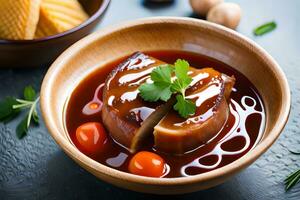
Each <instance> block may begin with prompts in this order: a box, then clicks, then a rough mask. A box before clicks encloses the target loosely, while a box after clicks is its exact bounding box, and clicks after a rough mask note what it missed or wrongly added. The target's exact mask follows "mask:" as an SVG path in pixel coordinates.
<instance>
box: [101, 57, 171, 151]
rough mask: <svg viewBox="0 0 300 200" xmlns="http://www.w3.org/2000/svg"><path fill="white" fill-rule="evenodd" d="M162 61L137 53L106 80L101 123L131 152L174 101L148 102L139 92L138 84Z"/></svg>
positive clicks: (149, 132) (151, 132)
mask: <svg viewBox="0 0 300 200" xmlns="http://www.w3.org/2000/svg"><path fill="white" fill-rule="evenodd" d="M162 64H166V63H164V62H162V61H160V60H157V59H155V58H152V57H149V56H147V55H144V54H142V53H139V52H138V53H135V54H134V55H132V56H131V57H130V58H128V59H127V60H126V61H125V62H123V63H121V64H120V65H119V66H118V67H117V68H116V69H115V70H114V71H113V72H112V73H111V74H110V75H109V77H108V78H107V80H106V83H105V87H104V90H103V107H102V120H103V123H104V125H105V126H106V128H107V129H108V130H109V132H110V135H111V136H112V138H113V139H114V140H115V141H116V142H118V143H119V144H121V145H122V146H124V147H126V148H127V149H128V150H129V151H131V152H135V151H136V149H137V148H138V147H139V145H141V143H142V141H143V140H145V139H146V138H147V136H149V135H150V134H153V127H154V126H155V125H156V124H157V123H158V122H159V121H160V120H161V119H162V117H163V116H164V115H165V114H166V113H167V112H168V111H169V110H170V108H171V107H172V105H173V103H172V101H173V100H171V101H169V102H167V103H165V102H162V101H158V102H155V103H150V102H146V101H144V100H143V99H142V98H141V97H140V96H139V95H138V93H139V91H138V87H139V86H140V85H141V84H142V83H144V82H145V81H146V80H149V79H150V74H151V72H152V70H153V69H154V68H156V67H157V66H159V65H162Z"/></svg>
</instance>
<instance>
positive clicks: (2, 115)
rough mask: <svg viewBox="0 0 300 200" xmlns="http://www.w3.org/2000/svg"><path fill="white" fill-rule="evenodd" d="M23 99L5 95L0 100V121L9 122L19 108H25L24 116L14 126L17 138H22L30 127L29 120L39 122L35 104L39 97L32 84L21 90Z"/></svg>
mask: <svg viewBox="0 0 300 200" xmlns="http://www.w3.org/2000/svg"><path fill="white" fill-rule="evenodd" d="M23 95H24V99H16V98H13V97H6V98H5V99H4V100H2V101H0V122H9V121H11V120H13V119H14V118H15V117H16V116H17V115H18V114H19V113H20V112H21V110H25V109H26V110H27V111H28V113H27V114H26V116H25V117H24V118H23V119H22V120H21V121H20V122H19V124H18V126H17V127H16V133H17V136H18V138H20V139H21V138H23V137H24V136H25V135H26V134H27V132H28V129H29V127H30V124H31V120H33V121H34V122H35V123H36V124H38V123H39V117H38V114H37V104H38V101H39V97H37V95H36V92H35V90H34V89H33V87H32V86H27V87H25V89H24V92H23Z"/></svg>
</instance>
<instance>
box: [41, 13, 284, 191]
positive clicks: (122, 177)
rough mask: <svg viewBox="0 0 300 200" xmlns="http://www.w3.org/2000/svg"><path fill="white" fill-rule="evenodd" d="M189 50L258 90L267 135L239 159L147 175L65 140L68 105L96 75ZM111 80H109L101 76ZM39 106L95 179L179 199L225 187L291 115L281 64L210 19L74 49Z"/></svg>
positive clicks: (142, 25)
mask: <svg viewBox="0 0 300 200" xmlns="http://www.w3.org/2000/svg"><path fill="white" fill-rule="evenodd" d="M153 50H184V51H190V52H196V53H198V54H203V55H206V56H209V57H212V58H214V59H217V60H220V61H222V62H224V63H226V64H228V65H230V66H231V67H233V68H235V69H237V70H238V71H240V72H241V73H242V74H244V75H245V76H246V77H248V79H249V80H250V81H251V82H252V83H253V84H254V85H255V87H256V88H257V89H258V91H259V93H260V94H261V96H262V99H263V102H264V104H265V108H266V118H267V120H266V126H265V131H264V136H263V138H262V139H261V141H260V142H259V144H258V145H257V146H255V147H254V148H253V149H252V150H251V151H250V152H249V153H247V154H246V155H244V156H243V157H241V158H240V159H238V160H236V161H234V162H233V163H230V164H228V165H226V166H224V167H221V168H219V169H215V170H213V171H210V172H207V173H203V174H199V175H195V176H190V177H180V178H149V177H142V176H137V175H133V174H130V173H125V172H121V171H118V170H115V169H113V168H110V167H107V166H105V165H102V164H100V163H98V162H96V161H94V160H93V159H91V158H89V157H87V156H86V155H84V154H83V153H81V152H80V151H79V150H78V149H77V148H76V147H75V146H74V145H73V144H72V143H71V142H70V140H69V139H68V133H67V131H66V129H65V104H66V102H67V100H68V98H69V97H70V95H71V93H72V91H73V90H74V88H75V87H76V86H77V85H78V84H79V82H80V81H81V80H83V79H84V78H85V77H86V76H87V75H88V74H90V73H91V72H93V71H95V70H97V69H99V68H101V67H103V66H105V65H106V64H107V63H109V62H111V61H114V60H116V59H118V58H120V57H123V56H126V55H129V54H131V53H133V52H135V51H153ZM103 76H106V75H103ZM41 108H42V113H43V116H44V119H45V123H46V126H47V128H48V130H49V132H50V134H51V135H52V137H53V138H54V139H55V141H56V142H57V143H58V144H59V146H61V148H62V149H63V150H64V151H65V152H66V153H67V154H68V155H69V156H70V157H71V158H72V159H73V160H75V161H76V162H77V163H78V164H79V165H81V166H82V167H83V168H85V169H86V170H87V171H89V172H90V173H92V174H94V175H95V176H96V177H98V178H100V179H102V180H104V181H107V182H109V183H112V184H114V185H116V186H120V187H123V188H127V189H131V190H135V191H139V192H147V193H156V194H179V193H188V192H193V191H197V190H202V189H206V188H209V187H212V186H215V185H217V184H220V183H222V182H224V181H226V180H227V179H229V178H230V177H232V176H233V175H235V174H236V173H238V172H240V171H241V170H243V169H244V168H246V167H247V166H249V165H250V164H251V163H253V162H254V161H255V160H256V159H257V158H258V157H259V156H261V155H262V154H263V153H264V152H265V151H266V150H267V149H268V148H269V147H270V146H271V145H272V144H273V143H274V142H275V140H276V138H277V137H278V136H279V135H280V133H281V131H282V129H283V128H284V126H285V124H286V122H287V119H288V115H289V111H290V90H289V86H288V82H287V79H286V77H285V75H284V73H283V72H282V70H281V68H280V67H279V66H278V64H277V63H276V61H275V60H274V59H273V58H272V57H271V56H270V55H269V54H268V53H267V52H266V51H265V50H263V49H262V48H261V47H259V46H258V45H257V44H255V43H254V42H253V41H251V40H249V39H247V38H246V37H244V36H242V35H240V34H239V33H237V32H235V31H233V30H230V29H227V28H225V27H223V26H220V25H216V24H212V23H210V22H207V21H202V20H197V19H191V18H178V17H159V18H158V17H157V18H147V19H140V20H136V21H131V22H126V23H123V24H120V25H115V26H112V27H109V28H106V29H102V30H100V31H98V32H96V33H94V34H92V35H90V36H88V37H86V38H84V39H82V40H80V41H79V42H77V43H76V44H74V45H73V46H72V47H70V48H69V49H68V50H66V51H65V52H64V53H63V54H62V55H61V56H60V57H59V58H58V59H57V60H56V61H55V62H54V63H53V64H52V66H51V67H50V69H49V71H48V72H47V74H46V76H45V79H44V81H43V84H42V90H41Z"/></svg>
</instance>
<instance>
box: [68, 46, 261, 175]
mask: <svg viewBox="0 0 300 200" xmlns="http://www.w3.org/2000/svg"><path fill="white" fill-rule="evenodd" d="M147 54H148V55H150V56H153V57H155V58H157V59H159V60H162V61H164V62H167V63H174V62H175V61H176V60H177V59H178V58H181V59H185V60H187V61H188V62H189V63H190V65H191V66H193V67H195V68H206V67H212V68H214V69H215V70H218V71H219V72H221V73H224V74H227V75H228V76H232V75H233V76H234V77H235V78H236V83H235V85H234V90H233V92H232V93H231V96H230V97H231V100H230V104H229V106H230V115H229V118H228V120H227V122H226V124H225V126H224V127H223V129H222V130H221V131H220V132H219V133H218V134H217V135H216V136H215V137H214V138H212V139H211V140H210V141H209V142H208V143H207V144H204V145H202V146H200V147H198V148H197V149H196V150H193V151H191V152H188V153H186V154H184V155H181V156H176V155H169V154H164V153H161V152H158V151H156V150H155V149H154V148H153V138H149V139H148V141H147V144H146V145H145V146H144V147H143V148H142V149H141V150H146V151H151V152H155V153H157V154H159V155H160V156H161V157H162V158H163V159H164V160H165V161H166V163H167V165H168V171H167V172H166V175H165V176H164V177H182V176H190V175H196V174H200V173H204V172H207V171H211V170H213V169H216V168H220V167H222V166H225V165H227V164H229V163H231V162H233V161H235V160H237V159H239V158H240V157H242V156H243V155H245V154H246V153H247V152H249V151H250V150H251V149H252V148H253V147H254V146H255V145H256V144H257V143H258V142H259V140H260V139H261V137H262V133H263V131H264V126H265V112H264V107H263V103H262V101H261V98H260V96H259V94H258V93H257V90H256V89H255V87H254V86H253V84H252V83H251V82H250V81H249V80H248V79H247V78H246V77H245V76H244V75H242V74H241V73H239V72H238V71H236V70H234V69H233V68H231V67H230V66H228V65H226V64H224V63H222V62H220V61H217V60H214V59H212V58H208V57H205V56H202V55H199V54H195V53H189V52H182V51H156V52H147ZM124 59H125V58H122V59H120V60H116V61H114V62H112V63H110V64H108V65H107V66H105V67H104V68H102V69H100V70H97V71H95V72H94V73H92V74H90V75H89V76H88V77H87V78H85V79H84V80H83V81H82V82H81V83H80V84H79V85H78V86H77V88H75V90H74V92H73V93H72V95H71V97H70V99H69V102H68V104H67V109H66V119H65V123H66V127H67V130H68V133H69V135H70V138H71V140H72V141H73V143H74V144H75V145H76V146H77V147H78V148H79V149H80V147H79V145H78V142H77V140H76V136H75V132H76V129H77V127H78V126H80V125H81V124H83V123H85V122H91V121H95V122H101V113H100V112H99V110H98V111H97V109H96V111H91V110H90V109H89V106H95V103H96V104H99V105H100V104H101V99H102V92H101V90H102V86H101V84H103V83H104V82H105V79H106V78H107V76H108V74H109V73H110V72H111V70H113V69H114V68H115V67H117V66H118V65H119V63H121V62H122V61H124ZM94 110H95V109H94ZM81 151H82V150H81ZM82 152H83V153H86V152H84V151H82ZM250 153H251V152H250ZM88 156H89V157H91V158H92V159H94V160H96V161H98V162H100V163H102V164H104V165H106V166H109V167H112V168H115V169H118V170H121V171H125V172H128V163H129V161H130V159H131V157H132V156H133V154H131V153H130V152H128V151H127V150H126V149H125V148H123V147H121V146H120V145H119V144H117V143H116V142H115V141H114V140H113V139H111V138H109V139H108V142H107V144H106V145H105V149H104V150H103V151H102V152H101V153H98V154H96V155H88Z"/></svg>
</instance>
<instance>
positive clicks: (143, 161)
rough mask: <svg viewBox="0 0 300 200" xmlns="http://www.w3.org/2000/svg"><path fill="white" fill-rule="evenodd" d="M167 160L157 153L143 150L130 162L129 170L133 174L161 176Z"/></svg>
mask: <svg viewBox="0 0 300 200" xmlns="http://www.w3.org/2000/svg"><path fill="white" fill-rule="evenodd" d="M165 165H166V163H165V161H164V160H163V159H162V158H161V157H160V156H159V155H157V154H155V153H151V152H148V151H141V152H138V153H137V154H135V155H134V156H133V157H132V158H131V160H130V162H129V171H130V172H131V173H133V174H137V175H141V176H150V177H161V176H162V175H163V174H164V172H165Z"/></svg>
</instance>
